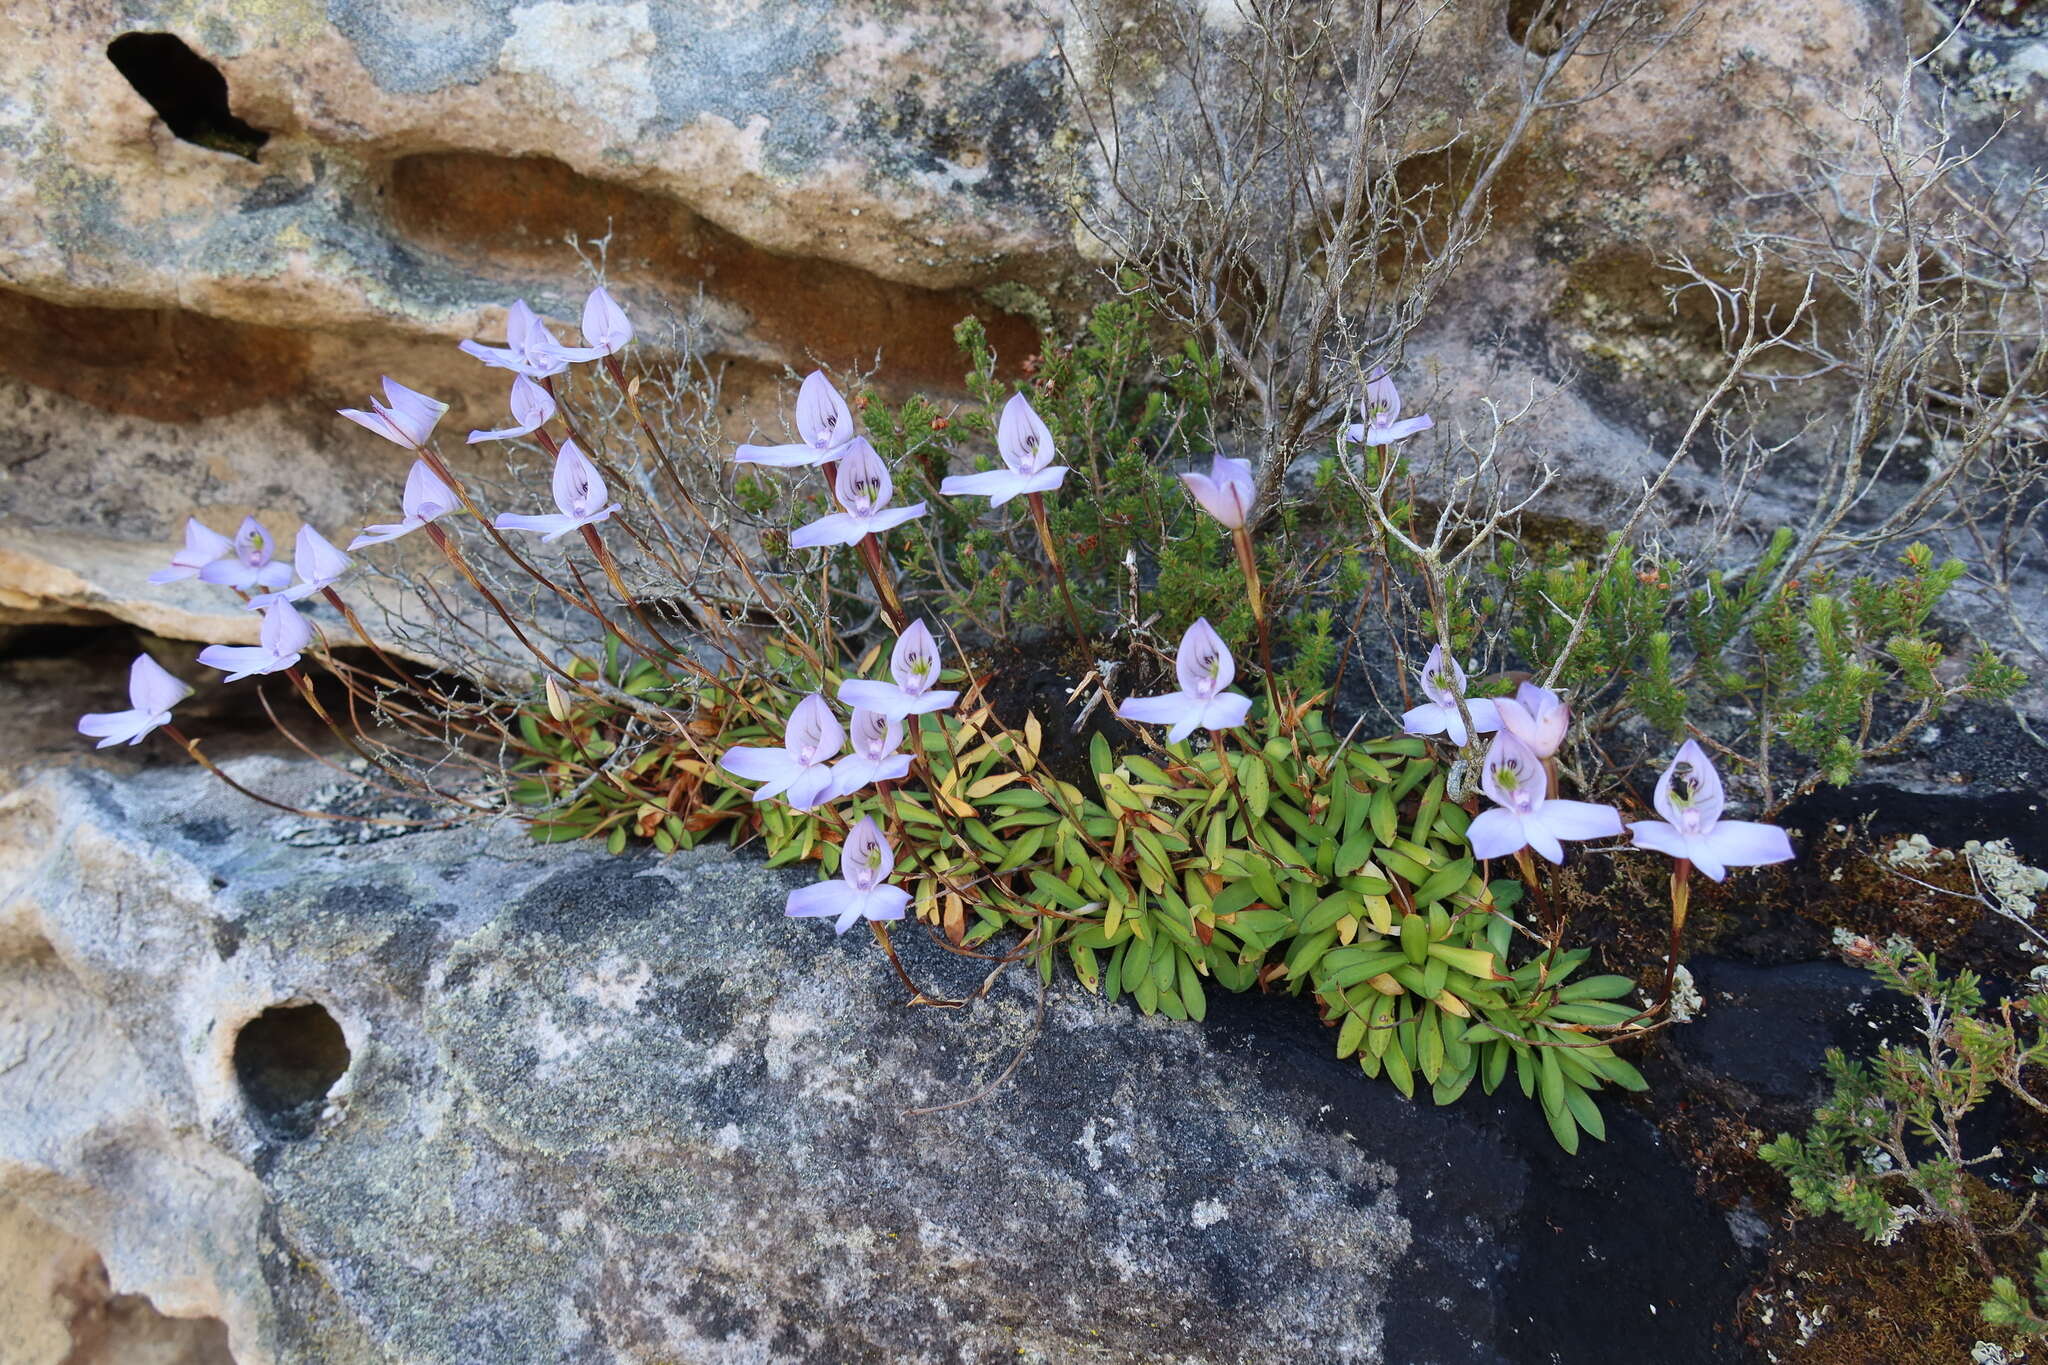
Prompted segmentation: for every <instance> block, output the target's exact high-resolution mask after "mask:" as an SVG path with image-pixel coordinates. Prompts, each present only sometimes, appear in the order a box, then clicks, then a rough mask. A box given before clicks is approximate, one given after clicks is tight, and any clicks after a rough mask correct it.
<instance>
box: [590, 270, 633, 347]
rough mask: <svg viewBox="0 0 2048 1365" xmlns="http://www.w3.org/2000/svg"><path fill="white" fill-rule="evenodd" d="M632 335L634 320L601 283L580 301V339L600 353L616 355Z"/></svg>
mask: <svg viewBox="0 0 2048 1365" xmlns="http://www.w3.org/2000/svg"><path fill="white" fill-rule="evenodd" d="M632 339H633V323H632V321H631V319H629V318H628V317H627V316H626V312H625V310H624V309H623V308H620V307H619V305H618V304H617V303H616V302H615V301H614V300H613V299H612V296H611V294H610V293H608V292H607V291H606V290H605V288H604V286H603V285H599V286H598V287H597V288H595V289H593V290H591V291H590V297H589V298H587V299H585V300H584V301H583V340H584V342H585V344H587V345H588V346H590V347H591V349H593V350H595V351H596V352H597V353H598V354H599V355H616V354H617V353H618V352H620V351H622V350H624V349H625V348H626V343H627V342H629V341H631V340H632Z"/></svg>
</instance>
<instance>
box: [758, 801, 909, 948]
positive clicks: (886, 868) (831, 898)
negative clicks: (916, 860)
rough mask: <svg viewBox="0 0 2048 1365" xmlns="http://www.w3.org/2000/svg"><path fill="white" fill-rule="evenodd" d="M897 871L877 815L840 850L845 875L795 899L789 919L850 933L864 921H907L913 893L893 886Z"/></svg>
mask: <svg viewBox="0 0 2048 1365" xmlns="http://www.w3.org/2000/svg"><path fill="white" fill-rule="evenodd" d="M895 870H896V850H895V849H893V848H891V847H889V840H888V837H887V836H885V835H884V834H883V833H882V830H881V827H880V826H878V825H877V824H876V823H875V817H874V816H872V815H868V816H863V817H862V818H861V821H860V823H859V824H857V825H855V826H854V827H853V829H852V831H851V832H849V833H848V834H847V836H846V843H845V844H844V845H843V846H842V847H841V848H840V850H839V871H840V873H841V874H842V875H840V876H838V877H835V878H834V879H832V880H831V881H828V882H816V883H813V884H812V885H810V886H805V887H799V888H798V889H797V890H795V891H792V892H790V893H789V901H788V904H787V905H786V907H785V913H787V914H788V915H789V916H791V917H792V918H796V919H806V918H830V919H831V920H833V927H834V928H835V929H836V930H837V931H838V932H840V933H842V934H843V933H845V932H846V931H847V930H848V929H851V928H852V927H853V926H854V925H856V924H858V923H859V922H860V921H862V920H864V919H866V920H892V919H902V918H903V912H904V910H905V909H907V908H908V907H909V905H910V893H909V892H908V891H905V890H904V889H903V888H902V887H899V886H890V885H888V881H889V877H890V876H891V874H893V873H894V872H895Z"/></svg>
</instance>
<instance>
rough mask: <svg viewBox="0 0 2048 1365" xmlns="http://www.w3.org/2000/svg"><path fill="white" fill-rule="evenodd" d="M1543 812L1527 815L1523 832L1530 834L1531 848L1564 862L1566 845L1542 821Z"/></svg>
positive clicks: (1545, 856) (1550, 858)
mask: <svg viewBox="0 0 2048 1365" xmlns="http://www.w3.org/2000/svg"><path fill="white" fill-rule="evenodd" d="M1541 814H1542V812H1540V811H1539V812H1538V813H1537V814H1536V815H1532V816H1527V817H1525V818H1524V819H1523V820H1522V833H1523V834H1525V835H1527V836H1528V838H1529V847H1530V848H1532V849H1534V850H1536V852H1538V853H1540V854H1542V855H1543V856H1544V858H1545V859H1546V860H1548V861H1550V862H1553V863H1562V862H1563V861H1564V845H1563V844H1561V843H1559V842H1558V841H1557V835H1556V834H1554V833H1552V832H1551V830H1550V829H1549V828H1548V827H1547V826H1545V825H1544V824H1542V823H1541V820H1540V816H1541ZM1619 832H1620V831H1619V830H1617V831H1616V833H1619Z"/></svg>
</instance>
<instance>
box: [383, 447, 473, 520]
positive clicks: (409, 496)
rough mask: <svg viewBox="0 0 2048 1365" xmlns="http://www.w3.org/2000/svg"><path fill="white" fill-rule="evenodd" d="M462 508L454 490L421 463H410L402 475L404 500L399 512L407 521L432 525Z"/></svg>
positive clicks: (426, 465) (415, 461)
mask: <svg viewBox="0 0 2048 1365" xmlns="http://www.w3.org/2000/svg"><path fill="white" fill-rule="evenodd" d="M461 505H462V499H460V498H458V497H456V496H455V490H454V489H452V488H450V487H449V486H448V484H447V481H446V480H444V479H442V477H441V476H440V475H439V474H436V473H435V472H434V467H433V466H432V465H430V464H428V463H427V462H426V461H425V460H414V461H413V462H412V468H411V469H409V470H407V471H406V473H405V496H404V498H403V499H402V500H401V502H400V503H399V510H400V511H401V513H402V514H403V515H404V517H405V519H406V520H407V521H423V522H424V521H432V520H434V519H435V518H436V517H445V516H447V515H448V514H449V513H450V512H453V511H454V510H455V509H456V508H457V507H459V506H461Z"/></svg>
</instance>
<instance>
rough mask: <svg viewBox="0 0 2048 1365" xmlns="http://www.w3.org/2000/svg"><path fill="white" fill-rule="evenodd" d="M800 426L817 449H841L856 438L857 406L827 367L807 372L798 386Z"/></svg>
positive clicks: (806, 438) (798, 431)
mask: <svg viewBox="0 0 2048 1365" xmlns="http://www.w3.org/2000/svg"><path fill="white" fill-rule="evenodd" d="M796 430H797V434H798V435H799V436H801V437H803V438H804V444H806V445H808V446H810V447H811V449H813V450H817V451H827V450H837V449H838V448H839V447H840V446H843V445H845V444H846V443H847V442H849V441H851V440H853V439H854V436H855V433H854V429H853V410H852V409H851V408H849V407H847V406H846V400H845V399H844V398H842V397H841V396H840V394H839V390H838V389H836V388H834V387H833V386H832V381H831V380H829V379H827V378H826V377H825V372H824V371H823V370H813V371H811V372H810V373H809V374H807V375H805V376H804V382H803V383H802V384H801V385H799V386H798V388H797V391H796Z"/></svg>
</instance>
